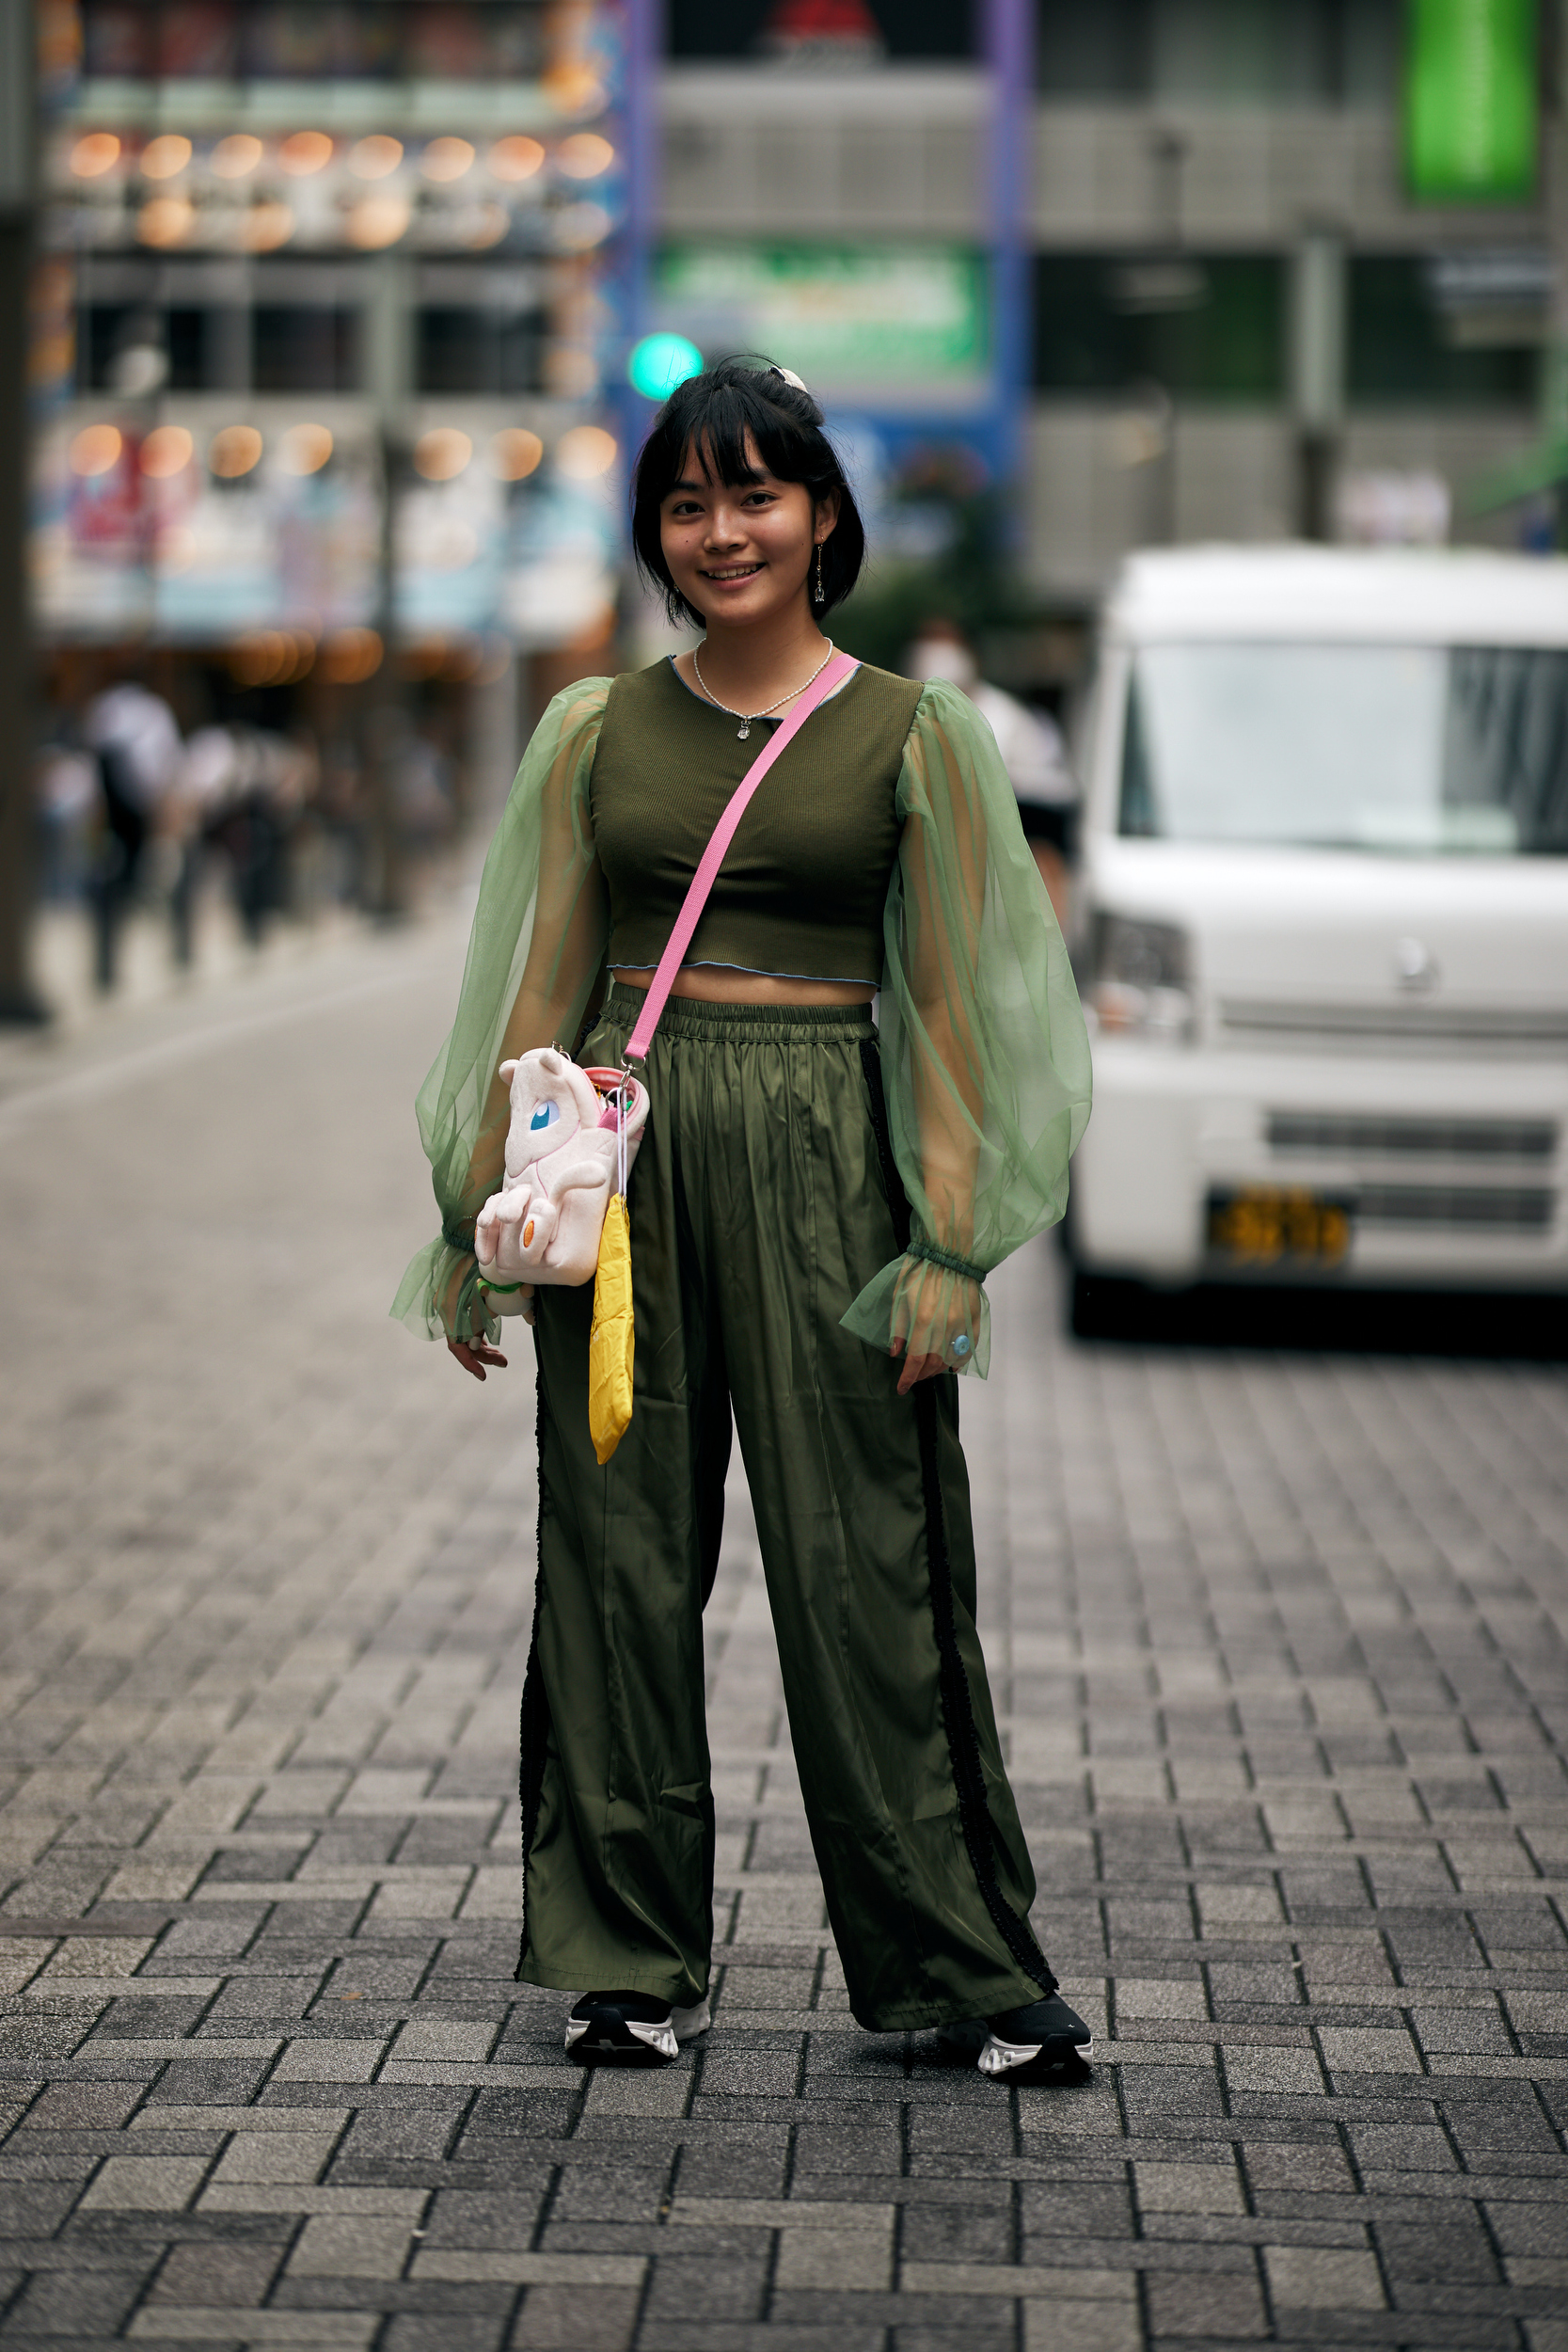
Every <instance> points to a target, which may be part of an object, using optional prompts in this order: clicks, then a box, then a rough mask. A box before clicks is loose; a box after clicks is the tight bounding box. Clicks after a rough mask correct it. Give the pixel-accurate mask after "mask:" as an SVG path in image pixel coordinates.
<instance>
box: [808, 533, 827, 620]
mask: <svg viewBox="0 0 1568 2352" xmlns="http://www.w3.org/2000/svg"><path fill="white" fill-rule="evenodd" d="M827 600H828V599H827V597H826V596H825V595H824V593H823V588H822V542H821V540H820V539H818V541H817V543H816V588H815V589H814V590H813V592H812V602H813V603H814V604H826V602H827Z"/></svg>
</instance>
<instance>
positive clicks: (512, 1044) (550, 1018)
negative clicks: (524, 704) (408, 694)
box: [392, 677, 610, 1340]
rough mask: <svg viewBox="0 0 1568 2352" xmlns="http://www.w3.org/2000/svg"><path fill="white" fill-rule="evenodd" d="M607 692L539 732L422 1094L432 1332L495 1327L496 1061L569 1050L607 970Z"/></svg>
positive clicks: (582, 689)
mask: <svg viewBox="0 0 1568 2352" xmlns="http://www.w3.org/2000/svg"><path fill="white" fill-rule="evenodd" d="M609 691H610V680H609V679H608V678H602V677H600V678H583V679H581V680H579V682H578V684H577V685H576V686H569V687H567V688H566V690H565V691H564V692H563V693H560V694H558V695H557V696H556V698H555V700H554V701H553V702H552V703H551V704H550V706H549V707H548V709H547V710H546V713H545V715H544V717H543V718H542V719H541V720H540V722H539V724H538V726H537V728H536V729H535V730H534V734H533V739H532V741H531V743H530V744H529V747H528V750H527V752H526V753H525V754H524V755H523V764H522V766H521V767H520V768H519V769H518V771H517V775H516V781H515V783H514V785H513V787H512V791H511V794H510V796H509V798H508V800H507V803H506V808H505V810H504V812H503V814H502V817H501V820H500V823H499V826H498V827H497V829H496V837H495V839H494V841H492V843H491V844H490V853H489V855H488V857H487V858H486V859H485V861H484V872H483V877H482V879H481V882H480V885H479V904H478V906H477V907H476V908H475V910H474V923H473V930H472V932H471V934H470V936H469V940H468V960H467V965H466V966H465V968H464V973H463V987H462V992H461V993H460V995H459V997H458V1000H457V1018H456V1020H455V1021H454V1022H453V1023H452V1028H451V1036H450V1037H449V1038H448V1040H447V1041H446V1043H445V1045H443V1046H442V1048H441V1051H440V1052H439V1054H437V1056H436V1060H435V1063H434V1064H433V1066H432V1068H431V1071H430V1074H429V1076H428V1077H427V1078H426V1079H425V1082H424V1084H423V1086H422V1087H421V1088H420V1091H419V1094H418V1096H417V1098H416V1101H415V1109H416V1112H417V1114H418V1117H419V1122H420V1137H421V1139H422V1141H423V1143H424V1148H425V1157H426V1158H427V1159H428V1160H429V1162H430V1164H431V1168H432V1171H433V1180H434V1184H435V1191H436V1206H437V1207H438V1208H439V1210H440V1212H441V1238H440V1239H439V1240H438V1241H433V1242H431V1243H429V1244H428V1245H427V1247H426V1248H423V1249H421V1250H420V1253H419V1255H418V1257H416V1258H415V1259H414V1260H413V1261H412V1262H411V1263H410V1265H409V1267H408V1271H407V1273H406V1274H405V1275H404V1278H403V1283H402V1287H401V1288H400V1289H399V1291H398V1295H397V1296H396V1298H395V1299H394V1300H393V1302H392V1313H393V1314H394V1315H395V1316H396V1317H397V1319H398V1320H399V1321H400V1322H402V1323H405V1324H406V1325H407V1326H408V1327H409V1329H410V1330H411V1331H414V1332H416V1333H419V1334H420V1335H422V1336H425V1337H428V1338H430V1339H433V1340H438V1339H442V1338H449V1337H460V1338H465V1339H466V1338H467V1337H469V1336H470V1335H471V1334H472V1333H473V1332H474V1331H476V1330H481V1329H483V1330H484V1331H486V1332H487V1333H488V1334H489V1336H490V1337H492V1338H494V1337H495V1335H496V1325H495V1322H494V1318H493V1317H492V1316H491V1315H490V1314H489V1313H488V1311H486V1308H485V1305H484V1298H483V1292H481V1291H479V1290H478V1289H477V1288H476V1286H475V1265H474V1256H473V1247H472V1244H473V1230H474V1218H475V1216H477V1214H478V1213H479V1211H480V1210H481V1209H482V1208H483V1205H484V1202H485V1201H486V1200H488V1199H489V1197H490V1195H491V1193H493V1192H495V1191H498V1190H499V1186H500V1181H501V1175H502V1172H503V1159H504V1154H505V1150H506V1129H507V1121H508V1116H509V1109H510V1105H509V1101H508V1089H506V1088H505V1087H504V1086H502V1084H501V1083H500V1080H499V1078H498V1077H497V1075H496V1072H497V1069H498V1066H499V1064H500V1063H501V1062H502V1061H504V1060H505V1059H507V1058H508V1057H510V1056H512V1055H515V1054H526V1053H530V1052H531V1051H532V1049H533V1048H534V1047H535V1046H539V1045H549V1044H552V1043H554V1042H556V1041H560V1042H561V1043H562V1045H564V1046H566V1047H567V1048H568V1049H570V1047H571V1046H572V1045H573V1044H574V1043H575V1042H576V1040H577V1035H578V1029H579V1028H580V1026H581V1025H582V1020H583V1016H584V1014H585V1013H586V1011H587V1009H588V1007H589V1004H590V1001H591V999H592V997H593V994H594V988H595V984H596V982H597V981H598V979H599V977H600V975H601V973H602V971H603V967H604V954H605V947H606V945H607V944H608V941H609V937H610V916H609V909H608V905H607V901H606V898H605V889H604V880H603V877H602V875H601V873H600V871H599V864H598V859H597V857H596V856H595V854H594V835H593V827H592V823H591V820H590V817H589V807H588V787H589V778H590V775H591V773H592V771H593V766H594V750H595V749H596V747H597V744H598V739H599V727H600V723H601V722H602V721H603V718H604V707H605V699H606V696H607V695H608V694H609Z"/></svg>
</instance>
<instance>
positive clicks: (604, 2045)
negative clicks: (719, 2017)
mask: <svg viewBox="0 0 1568 2352" xmlns="http://www.w3.org/2000/svg"><path fill="white" fill-rule="evenodd" d="M623 2022H624V2024H625V2026H626V2031H627V2033H629V2034H631V2035H632V2036H633V2037H634V2039H635V2040H637V2041H638V2042H641V2043H642V2045H643V2046H644V2048H645V2049H648V2050H651V2051H652V2053H653V2055H654V2056H655V2058H673V2057H674V2055H675V2053H676V2050H677V2049H678V2048H679V2046H680V2044H681V2043H682V2042H694V2041H695V2040H696V2038H697V2036H698V2035H699V2034H700V2033H706V2031H707V2029H708V2027H709V2026H711V2025H712V2023H713V2015H712V2011H711V2010H709V2008H708V2005H707V2003H706V2001H705V2000H703V2001H699V2002H698V2003H697V2004H696V2006H695V2007H694V2008H692V2009H673V2010H671V2011H670V2022H669V2024H668V2025H667V2026H641V2025H639V2024H638V2023H637V2021H636V2020H635V2018H631V2017H628V2018H626V2019H625V2020H624V2021H623ZM587 2031H588V2020H587V2018H586V2017H568V2018H567V2020H566V2047H567V2049H568V2050H575V2049H576V2048H577V2047H578V2044H579V2043H580V2042H581V2041H582V2039H583V2037H584V2035H585V2034H586V2033H587ZM592 2046H593V2047H594V2049H598V2050H606V2051H608V2052H609V2053H610V2055H611V2056H612V2057H613V2056H616V2055H618V2054H620V2053H622V2052H624V2049H625V2045H624V2043H618V2042H594V2044H593V2045H592Z"/></svg>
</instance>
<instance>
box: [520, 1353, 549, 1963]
mask: <svg viewBox="0 0 1568 2352" xmlns="http://www.w3.org/2000/svg"><path fill="white" fill-rule="evenodd" d="M537 1398H538V1420H537V1422H536V1423H535V1433H536V1434H535V1440H534V1442H535V1450H536V1452H537V1454H538V1460H539V1504H538V1512H539V1516H538V1521H537V1527H536V1533H535V1539H534V1543H535V1551H534V1570H533V1629H532V1631H531V1634H530V1635H529V1645H528V1667H527V1670H526V1671H525V1673H524V1676H523V1701H522V1710H521V1713H522V1721H521V1724H520V1725H519V1739H518V1753H517V1794H518V1797H519V1798H520V1799H521V1802H522V1817H523V1929H522V1940H521V1942H520V1944H519V1946H518V1950H517V1966H518V1968H519V1969H520V1968H521V1967H522V1964H523V1957H524V1954H525V1953H526V1952H527V1950H528V1863H529V1855H530V1853H531V1851H532V1847H533V1839H534V1833H535V1832H536V1831H537V1829H538V1827H539V1801H540V1798H541V1796H542V1795H543V1793H544V1788H545V1756H546V1750H547V1749H548V1746H549V1738H550V1703H549V1700H548V1698H547V1697H546V1694H545V1677H544V1676H543V1675H542V1674H541V1673H540V1671H539V1612H540V1610H541V1609H542V1608H543V1607H544V1603H545V1512H546V1508H547V1507H548V1491H547V1489H546V1485H545V1478H544V1465H545V1420H546V1405H545V1383H544V1379H543V1377H541V1378H540V1379H539V1382H538V1388H537Z"/></svg>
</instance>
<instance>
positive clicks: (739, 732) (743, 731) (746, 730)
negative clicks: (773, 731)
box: [736, 719, 752, 743]
mask: <svg viewBox="0 0 1568 2352" xmlns="http://www.w3.org/2000/svg"><path fill="white" fill-rule="evenodd" d="M751 732H752V722H751V721H750V719H742V721H741V722H740V724H739V725H738V726H737V727H736V737H737V739H739V741H741V742H742V743H744V742H745V740H746V738H747V737H748V736H749V735H750V734H751Z"/></svg>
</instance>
